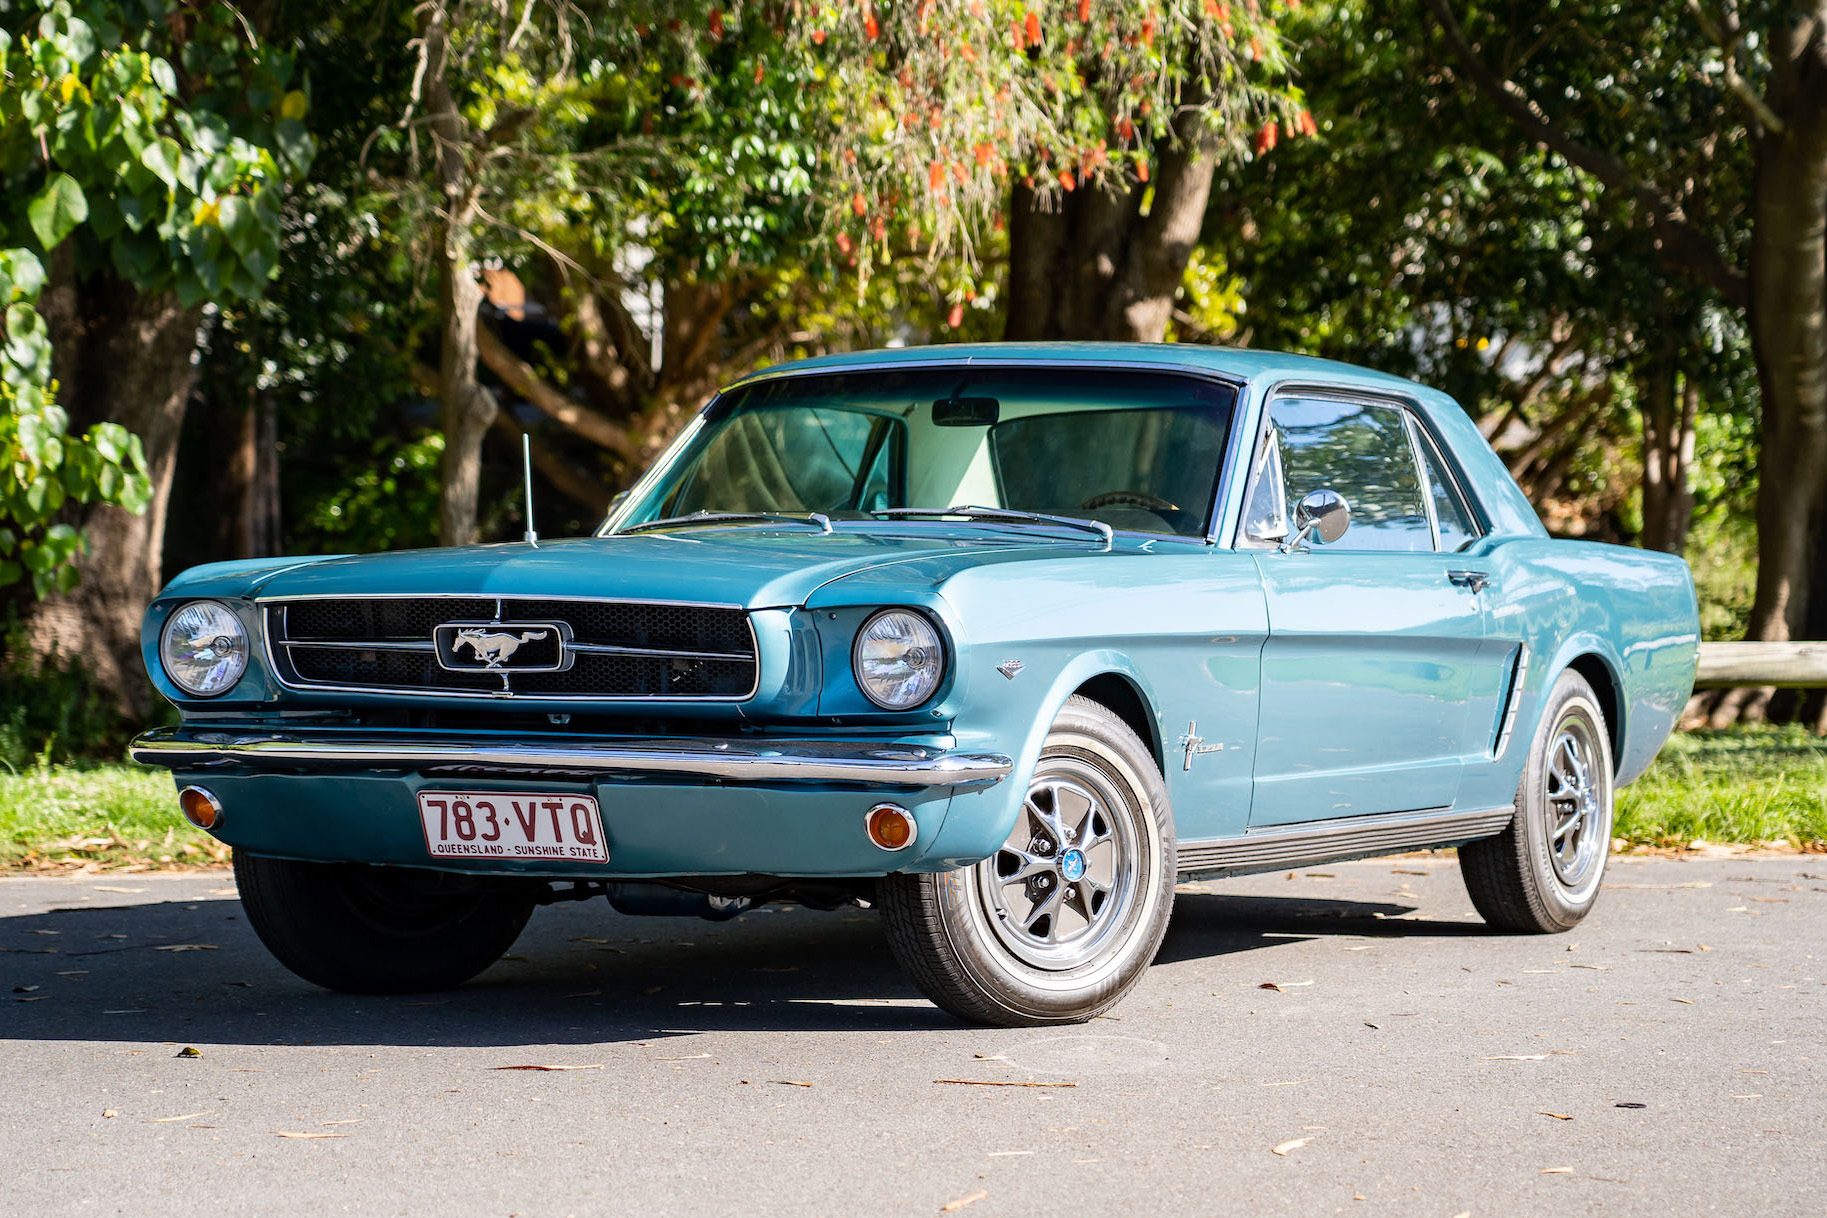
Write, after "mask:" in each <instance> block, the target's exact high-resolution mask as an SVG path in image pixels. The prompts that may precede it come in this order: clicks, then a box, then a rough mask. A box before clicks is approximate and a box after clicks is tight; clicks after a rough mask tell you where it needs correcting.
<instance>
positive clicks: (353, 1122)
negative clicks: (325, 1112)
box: [317, 1117, 368, 1125]
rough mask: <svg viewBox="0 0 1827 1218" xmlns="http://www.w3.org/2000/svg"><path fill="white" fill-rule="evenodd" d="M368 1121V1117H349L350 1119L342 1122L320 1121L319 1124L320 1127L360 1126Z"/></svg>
mask: <svg viewBox="0 0 1827 1218" xmlns="http://www.w3.org/2000/svg"><path fill="white" fill-rule="evenodd" d="M367 1119H368V1118H367V1117H349V1118H348V1119H346V1120H341V1121H319V1122H317V1123H318V1124H319V1125H360V1124H361V1123H362V1122H363V1121H365V1120H367Z"/></svg>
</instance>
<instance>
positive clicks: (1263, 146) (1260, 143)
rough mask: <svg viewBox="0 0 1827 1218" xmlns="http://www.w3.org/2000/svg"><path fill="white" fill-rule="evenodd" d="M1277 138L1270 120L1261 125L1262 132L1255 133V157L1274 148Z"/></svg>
mask: <svg viewBox="0 0 1827 1218" xmlns="http://www.w3.org/2000/svg"><path fill="white" fill-rule="evenodd" d="M1279 138H1280V136H1279V134H1278V133H1277V131H1276V129H1275V123H1274V121H1273V120H1271V121H1269V122H1266V123H1264V124H1263V125H1262V130H1260V131H1258V132H1257V133H1256V155H1257V156H1261V155H1262V154H1263V153H1265V152H1267V151H1269V149H1271V148H1273V147H1275V141H1276V140H1277V139H1279Z"/></svg>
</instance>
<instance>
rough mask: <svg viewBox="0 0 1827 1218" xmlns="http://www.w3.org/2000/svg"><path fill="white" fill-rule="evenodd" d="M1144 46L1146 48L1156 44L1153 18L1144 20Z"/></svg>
mask: <svg viewBox="0 0 1827 1218" xmlns="http://www.w3.org/2000/svg"><path fill="white" fill-rule="evenodd" d="M1142 44H1143V45H1144V46H1153V45H1154V44H1155V19H1154V18H1153V17H1144V18H1143V19H1142Z"/></svg>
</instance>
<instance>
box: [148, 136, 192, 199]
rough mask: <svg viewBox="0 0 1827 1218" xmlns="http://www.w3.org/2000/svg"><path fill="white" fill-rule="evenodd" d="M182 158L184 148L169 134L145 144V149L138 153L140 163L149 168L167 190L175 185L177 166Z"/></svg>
mask: <svg viewBox="0 0 1827 1218" xmlns="http://www.w3.org/2000/svg"><path fill="white" fill-rule="evenodd" d="M183 159H184V149H183V148H181V147H180V146H179V145H178V142H177V141H176V140H174V139H172V138H171V137H170V136H169V135H167V136H162V137H161V138H160V139H158V140H157V141H156V142H154V143H151V144H147V145H146V151H144V152H142V153H140V164H142V165H144V166H145V167H146V168H148V169H150V170H151V171H152V172H153V175H154V176H155V177H157V178H158V180H159V181H161V182H163V183H165V187H166V189H168V190H170V189H175V188H176V187H177V184H178V166H179V165H180V164H181V163H182V162H183Z"/></svg>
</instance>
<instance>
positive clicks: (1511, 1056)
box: [1485, 1053, 1548, 1062]
mask: <svg viewBox="0 0 1827 1218" xmlns="http://www.w3.org/2000/svg"><path fill="white" fill-rule="evenodd" d="M1485 1060H1486V1061H1488V1062H1545V1061H1547V1060H1548V1055H1547V1054H1546V1053H1500V1054H1498V1055H1497V1056H1496V1057H1487V1058H1485Z"/></svg>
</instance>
